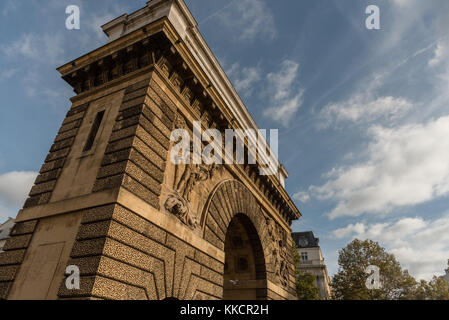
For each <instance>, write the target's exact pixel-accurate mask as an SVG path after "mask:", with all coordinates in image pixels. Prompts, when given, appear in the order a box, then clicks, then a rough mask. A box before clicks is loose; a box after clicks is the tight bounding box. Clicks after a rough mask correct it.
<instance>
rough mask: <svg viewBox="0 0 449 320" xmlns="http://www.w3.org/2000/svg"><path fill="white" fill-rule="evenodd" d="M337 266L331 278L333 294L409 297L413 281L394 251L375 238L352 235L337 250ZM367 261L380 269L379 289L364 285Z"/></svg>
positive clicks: (368, 297) (347, 297)
mask: <svg viewBox="0 0 449 320" xmlns="http://www.w3.org/2000/svg"><path fill="white" fill-rule="evenodd" d="M338 264H339V270H338V272H337V273H336V274H335V275H334V276H333V278H332V281H331V286H332V291H333V298H334V299H340V300H399V299H413V298H414V295H415V292H416V287H417V283H416V280H415V279H414V278H413V277H412V276H410V275H409V273H408V271H407V270H402V268H401V265H400V264H399V262H398V261H397V260H396V258H395V257H394V255H392V254H389V253H388V252H386V250H385V249H384V248H382V247H381V246H380V245H379V244H378V243H377V242H374V241H371V240H365V241H360V240H358V239H355V240H354V241H352V242H351V243H349V244H348V245H347V246H346V247H345V248H343V249H342V250H340V251H339V257H338ZM370 265H373V266H377V267H379V269H380V284H381V287H380V289H368V288H367V286H366V280H367V278H368V276H369V275H368V274H367V273H366V272H365V270H366V268H367V267H368V266H370Z"/></svg>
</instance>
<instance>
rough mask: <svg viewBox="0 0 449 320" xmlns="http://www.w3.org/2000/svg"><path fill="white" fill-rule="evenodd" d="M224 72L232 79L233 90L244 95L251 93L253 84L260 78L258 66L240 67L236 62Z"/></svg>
mask: <svg viewBox="0 0 449 320" xmlns="http://www.w3.org/2000/svg"><path fill="white" fill-rule="evenodd" d="M226 73H227V74H228V76H229V77H230V78H231V79H232V83H233V85H234V88H235V90H237V92H239V93H241V92H243V94H246V95H251V94H252V91H253V85H254V84H255V83H257V82H259V81H260V80H261V78H262V77H261V70H260V68H259V67H244V68H241V67H240V64H239V63H238V62H236V63H234V64H233V65H232V66H231V68H230V69H229V70H228V71H227V72H226Z"/></svg>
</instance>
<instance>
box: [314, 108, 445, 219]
mask: <svg viewBox="0 0 449 320" xmlns="http://www.w3.org/2000/svg"><path fill="white" fill-rule="evenodd" d="M369 134H370V136H371V139H372V140H371V142H370V144H369V145H368V147H367V150H366V151H365V152H364V154H362V155H361V157H363V158H365V160H362V161H359V162H356V163H354V164H353V165H351V166H348V167H337V168H335V169H333V170H332V171H331V172H329V173H328V174H327V176H326V177H327V179H328V181H327V182H326V183H325V184H323V185H321V186H311V187H310V188H309V192H310V194H311V195H313V196H315V197H317V198H318V199H320V200H331V201H335V202H336V206H335V208H334V209H333V210H332V211H331V212H330V214H329V217H330V218H332V219H333V218H337V217H344V216H360V215H362V214H366V213H368V214H373V213H376V214H386V213H389V212H390V211H392V210H393V209H395V208H398V207H403V206H410V205H416V204H420V203H423V202H426V201H430V200H434V199H436V198H438V197H442V196H447V195H448V194H449V161H448V159H449V139H448V138H447V137H448V136H449V116H445V117H441V118H438V119H436V120H431V121H429V122H428V123H426V124H414V125H404V126H401V127H398V128H394V129H389V128H384V127H381V126H373V127H371V128H370V130H369Z"/></svg>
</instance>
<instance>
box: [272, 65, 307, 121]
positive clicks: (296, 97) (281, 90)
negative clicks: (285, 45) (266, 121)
mask: <svg viewBox="0 0 449 320" xmlns="http://www.w3.org/2000/svg"><path fill="white" fill-rule="evenodd" d="M298 75H299V64H298V63H297V62H294V61H291V60H284V61H283V62H282V65H281V68H280V70H279V71H278V72H275V73H270V74H268V75H267V92H268V93H269V94H270V103H271V107H269V108H267V109H266V110H265V111H264V113H263V114H264V116H265V117H269V118H272V119H273V120H274V121H277V122H279V123H281V124H282V125H283V126H285V127H287V126H289V124H290V122H291V121H292V120H293V119H294V115H295V114H296V112H297V111H298V109H299V108H300V107H301V105H302V102H303V94H304V90H303V89H302V88H300V87H299V85H297V78H298Z"/></svg>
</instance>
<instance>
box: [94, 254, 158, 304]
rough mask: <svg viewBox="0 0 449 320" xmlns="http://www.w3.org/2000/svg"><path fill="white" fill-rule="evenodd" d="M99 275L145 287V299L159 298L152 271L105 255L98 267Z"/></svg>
mask: <svg viewBox="0 0 449 320" xmlns="http://www.w3.org/2000/svg"><path fill="white" fill-rule="evenodd" d="M98 275H100V276H104V277H107V278H109V279H114V280H118V281H120V282H122V283H127V284H129V285H132V286H135V287H140V288H143V289H144V290H145V295H146V297H145V299H151V300H156V299H158V295H157V290H156V283H155V280H154V276H153V274H152V273H151V272H148V271H144V270H142V269H138V268H136V267H133V266H130V265H129V264H126V263H123V262H120V261H117V260H113V259H110V258H108V257H104V258H102V259H101V262H100V265H99V267H98ZM163 298H165V296H164V297H163Z"/></svg>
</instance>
